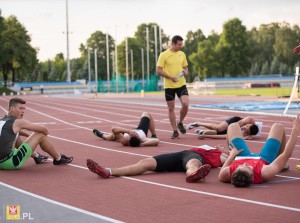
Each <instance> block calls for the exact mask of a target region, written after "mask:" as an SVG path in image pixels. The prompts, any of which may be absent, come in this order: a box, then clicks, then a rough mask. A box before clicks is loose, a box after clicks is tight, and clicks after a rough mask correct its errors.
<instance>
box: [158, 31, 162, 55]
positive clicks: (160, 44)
mask: <svg viewBox="0 0 300 223" xmlns="http://www.w3.org/2000/svg"><path fill="white" fill-rule="evenodd" d="M158 30H159V53H161V52H162V39H161V28H160V27H158Z"/></svg>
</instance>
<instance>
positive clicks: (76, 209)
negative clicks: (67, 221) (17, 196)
mask: <svg viewBox="0 0 300 223" xmlns="http://www.w3.org/2000/svg"><path fill="white" fill-rule="evenodd" d="M0 185H2V186H4V187H7V188H9V189H12V190H15V191H18V192H20V193H23V194H26V195H29V196H31V197H34V198H37V199H40V200H43V201H46V202H48V203H51V204H55V205H58V206H61V207H64V208H68V209H70V210H73V211H77V212H80V213H82V214H86V215H89V216H92V217H95V218H99V219H102V220H106V221H110V222H113V223H121V222H122V221H118V220H116V219H113V218H109V217H105V216H103V215H99V214H95V213H93V212H89V211H86V210H83V209H80V208H77V207H74V206H71V205H67V204H64V203H61V202H58V201H55V200H51V199H49V198H46V197H43V196H40V195H37V194H33V193H31V192H28V191H25V190H22V189H19V188H17V187H14V186H11V185H9V184H6V183H3V182H0Z"/></svg>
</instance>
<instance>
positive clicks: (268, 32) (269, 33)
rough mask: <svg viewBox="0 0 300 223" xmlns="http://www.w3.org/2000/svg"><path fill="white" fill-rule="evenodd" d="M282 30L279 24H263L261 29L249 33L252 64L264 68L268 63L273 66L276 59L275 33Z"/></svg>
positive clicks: (254, 29)
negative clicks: (272, 63)
mask: <svg viewBox="0 0 300 223" xmlns="http://www.w3.org/2000/svg"><path fill="white" fill-rule="evenodd" d="M279 28H280V26H279V23H271V24H262V25H260V27H259V29H258V30H257V29H256V28H253V29H252V30H251V31H250V33H249V38H250V41H249V42H250V44H249V47H250V49H251V51H250V55H251V56H252V62H254V63H255V62H256V63H258V66H260V67H262V66H263V64H264V63H265V62H266V61H268V63H269V64H271V62H272V60H273V57H274V53H275V52H274V44H275V38H276V37H275V33H276V31H277V30H278V29H279Z"/></svg>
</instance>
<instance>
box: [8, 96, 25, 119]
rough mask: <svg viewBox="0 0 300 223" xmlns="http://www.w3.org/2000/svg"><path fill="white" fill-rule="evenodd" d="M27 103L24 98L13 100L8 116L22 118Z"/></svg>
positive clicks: (10, 103)
mask: <svg viewBox="0 0 300 223" xmlns="http://www.w3.org/2000/svg"><path fill="white" fill-rule="evenodd" d="M25 104H26V101H25V100H24V99H22V98H12V99H10V100H9V104H8V114H9V115H11V116H14V117H16V118H22V117H23V115H24V111H25Z"/></svg>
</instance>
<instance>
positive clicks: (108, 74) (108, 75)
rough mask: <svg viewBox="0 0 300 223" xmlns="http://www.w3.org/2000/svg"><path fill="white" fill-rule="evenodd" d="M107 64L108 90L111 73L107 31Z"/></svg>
mask: <svg viewBox="0 0 300 223" xmlns="http://www.w3.org/2000/svg"><path fill="white" fill-rule="evenodd" d="M106 66H107V84H108V89H107V90H108V92H109V88H110V73H109V48H108V33H106Z"/></svg>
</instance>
